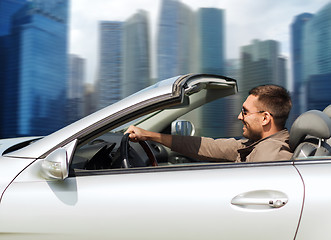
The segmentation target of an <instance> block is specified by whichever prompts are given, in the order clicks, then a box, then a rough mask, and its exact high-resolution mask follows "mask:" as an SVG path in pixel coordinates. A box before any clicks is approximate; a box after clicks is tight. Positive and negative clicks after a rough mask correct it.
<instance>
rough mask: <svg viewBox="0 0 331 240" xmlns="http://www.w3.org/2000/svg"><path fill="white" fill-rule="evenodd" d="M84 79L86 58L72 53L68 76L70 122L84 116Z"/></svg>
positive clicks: (68, 117) (68, 118)
mask: <svg viewBox="0 0 331 240" xmlns="http://www.w3.org/2000/svg"><path fill="white" fill-rule="evenodd" d="M84 80H85V59H83V58H81V57H79V56H77V55H73V54H71V55H70V58H69V77H68V104H67V107H68V108H67V109H68V112H67V113H68V114H67V121H68V123H72V122H74V121H76V120H78V119H80V118H81V117H83V116H84V104H83V103H84V93H85V88H84Z"/></svg>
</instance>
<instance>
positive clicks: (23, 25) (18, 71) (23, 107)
mask: <svg viewBox="0 0 331 240" xmlns="http://www.w3.org/2000/svg"><path fill="white" fill-rule="evenodd" d="M67 22H68V0H49V1H47V2H46V1H40V0H32V1H29V2H28V3H27V4H25V5H24V7H23V8H20V10H19V11H18V12H16V13H15V14H14V15H13V16H12V21H11V34H10V36H9V37H10V46H9V51H10V58H7V65H6V70H5V71H6V79H5V84H6V91H5V94H4V96H3V97H4V106H3V108H2V109H1V111H2V112H4V113H6V114H4V115H3V125H2V126H5V128H3V129H2V135H3V137H11V136H26V135H45V134H49V133H51V132H53V131H55V130H57V129H59V128H61V127H63V126H64V125H65V122H66V121H65V117H64V116H65V108H64V107H63V106H65V104H66V102H65V101H66V83H67V37H68V34H67V30H68V26H67Z"/></svg>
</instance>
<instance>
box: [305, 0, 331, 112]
mask: <svg viewBox="0 0 331 240" xmlns="http://www.w3.org/2000/svg"><path fill="white" fill-rule="evenodd" d="M303 46H304V48H303V55H302V56H303V68H302V79H303V85H304V86H303V88H304V91H303V93H304V98H303V100H304V102H303V103H302V102H301V104H303V105H304V108H303V109H304V110H309V109H319V110H323V109H324V108H325V107H326V106H327V105H328V104H330V102H331V95H330V92H331V2H330V3H328V4H327V5H325V6H324V7H323V8H322V9H321V10H319V11H318V12H317V13H316V14H315V15H314V17H313V18H312V19H311V20H310V21H308V22H307V23H306V25H305V27H304V34H303Z"/></svg>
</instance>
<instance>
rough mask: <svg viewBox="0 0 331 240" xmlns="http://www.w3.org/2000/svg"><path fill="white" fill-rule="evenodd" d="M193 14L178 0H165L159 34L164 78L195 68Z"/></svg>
mask: <svg viewBox="0 0 331 240" xmlns="http://www.w3.org/2000/svg"><path fill="white" fill-rule="evenodd" d="M193 23H194V22H193V13H192V11H191V9H190V8H189V7H188V6H186V5H185V4H183V3H181V2H180V1H178V0H162V3H161V12H160V19H159V25H158V36H157V71H158V72H157V74H158V80H159V81H160V80H164V79H166V78H170V77H173V76H177V75H180V74H187V73H190V72H191V71H192V64H191V61H192V59H193V58H192V57H191V56H192V55H191V54H192V47H193V43H192V41H193V40H194V38H192V34H193V31H192V30H193Z"/></svg>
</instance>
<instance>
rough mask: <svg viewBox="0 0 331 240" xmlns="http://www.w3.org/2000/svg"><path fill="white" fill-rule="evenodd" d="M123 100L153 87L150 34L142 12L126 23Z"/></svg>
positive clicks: (144, 14) (146, 17) (144, 12)
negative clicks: (151, 79) (150, 86)
mask: <svg viewBox="0 0 331 240" xmlns="http://www.w3.org/2000/svg"><path fill="white" fill-rule="evenodd" d="M123 28H124V33H123V81H122V98H125V97H127V96H129V95H131V94H133V93H135V92H138V91H139V90H141V89H143V88H145V87H147V86H149V85H151V82H150V71H151V68H150V49H149V48H150V41H149V40H150V34H149V21H148V14H147V12H146V11H143V10H140V11H138V12H137V13H136V14H134V15H133V16H132V17H130V18H129V19H128V20H126V21H125V23H124V27H123Z"/></svg>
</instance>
